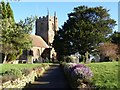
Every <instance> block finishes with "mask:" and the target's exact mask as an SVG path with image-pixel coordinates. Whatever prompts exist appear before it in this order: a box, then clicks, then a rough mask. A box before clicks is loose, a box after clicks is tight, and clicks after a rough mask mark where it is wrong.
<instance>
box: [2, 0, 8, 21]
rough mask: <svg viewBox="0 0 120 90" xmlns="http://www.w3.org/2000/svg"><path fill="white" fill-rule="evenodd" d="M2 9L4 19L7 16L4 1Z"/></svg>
mask: <svg viewBox="0 0 120 90" xmlns="http://www.w3.org/2000/svg"><path fill="white" fill-rule="evenodd" d="M1 10H2V19H5V18H7V10H6V4H5V2H4V1H2V2H1Z"/></svg>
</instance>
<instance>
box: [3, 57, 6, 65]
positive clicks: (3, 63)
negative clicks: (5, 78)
mask: <svg viewBox="0 0 120 90" xmlns="http://www.w3.org/2000/svg"><path fill="white" fill-rule="evenodd" d="M6 60H7V55H5V57H4V61H3V64H4V63H6Z"/></svg>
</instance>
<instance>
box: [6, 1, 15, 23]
mask: <svg viewBox="0 0 120 90" xmlns="http://www.w3.org/2000/svg"><path fill="white" fill-rule="evenodd" d="M6 10H7V18H12V20H13V22H14V14H13V11H12V9H11V7H10V4H9V2H7V4H6Z"/></svg>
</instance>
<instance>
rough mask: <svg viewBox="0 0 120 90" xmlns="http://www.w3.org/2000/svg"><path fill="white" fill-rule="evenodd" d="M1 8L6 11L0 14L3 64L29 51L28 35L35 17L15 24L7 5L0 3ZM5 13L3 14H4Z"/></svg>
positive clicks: (0, 48) (30, 44) (0, 43)
mask: <svg viewBox="0 0 120 90" xmlns="http://www.w3.org/2000/svg"><path fill="white" fill-rule="evenodd" d="M1 4H2V8H3V6H4V8H6V10H7V11H8V12H7V13H6V11H4V12H3V13H2V19H1V23H0V27H1V29H0V30H1V31H0V32H1V34H0V37H1V42H0V45H1V47H0V50H1V52H2V53H3V54H4V55H5V58H4V63H6V62H8V61H11V60H16V58H18V57H19V56H20V55H21V54H22V50H23V49H30V48H31V46H32V43H31V40H30V37H29V35H30V34H31V32H32V29H33V23H34V21H35V19H36V17H32V16H31V17H27V18H26V19H25V20H24V21H22V20H21V21H20V22H19V23H15V21H14V15H13V12H12V9H11V8H10V5H9V3H7V5H5V3H4V2H1ZM4 13H5V14H4Z"/></svg>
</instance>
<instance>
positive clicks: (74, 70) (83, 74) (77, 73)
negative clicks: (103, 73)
mask: <svg viewBox="0 0 120 90" xmlns="http://www.w3.org/2000/svg"><path fill="white" fill-rule="evenodd" d="M64 72H65V74H66V75H67V77H69V80H70V81H71V82H72V83H73V88H75V87H79V86H80V87H83V85H84V86H85V87H84V88H86V87H88V86H89V84H90V79H91V78H92V76H93V73H92V71H91V70H90V68H88V67H87V66H85V65H84V64H76V63H67V64H66V65H65V66H64ZM87 85H88V86H87Z"/></svg>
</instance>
